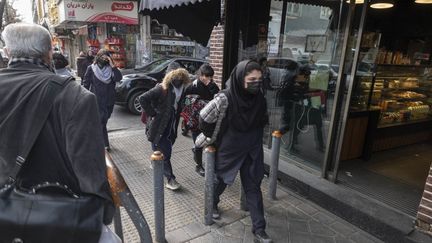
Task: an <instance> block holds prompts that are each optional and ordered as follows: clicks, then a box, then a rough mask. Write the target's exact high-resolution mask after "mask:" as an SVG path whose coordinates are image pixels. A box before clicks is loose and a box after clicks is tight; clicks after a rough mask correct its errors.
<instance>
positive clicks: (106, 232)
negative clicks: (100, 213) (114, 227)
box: [99, 225, 122, 243]
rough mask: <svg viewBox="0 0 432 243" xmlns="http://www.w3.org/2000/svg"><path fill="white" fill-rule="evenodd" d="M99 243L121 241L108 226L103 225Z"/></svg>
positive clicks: (119, 242) (116, 242)
mask: <svg viewBox="0 0 432 243" xmlns="http://www.w3.org/2000/svg"><path fill="white" fill-rule="evenodd" d="M99 243H122V241H121V239H120V237H118V236H117V235H116V233H114V232H112V231H111V229H110V228H109V227H108V226H106V225H103V226H102V234H101V237H100V239H99Z"/></svg>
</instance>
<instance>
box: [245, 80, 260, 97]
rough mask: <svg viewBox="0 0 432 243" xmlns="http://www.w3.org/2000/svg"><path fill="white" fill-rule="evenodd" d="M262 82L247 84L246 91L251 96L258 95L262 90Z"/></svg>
mask: <svg viewBox="0 0 432 243" xmlns="http://www.w3.org/2000/svg"><path fill="white" fill-rule="evenodd" d="M261 84H262V81H254V82H248V83H246V91H247V92H249V93H250V94H258V92H259V91H260V90H261Z"/></svg>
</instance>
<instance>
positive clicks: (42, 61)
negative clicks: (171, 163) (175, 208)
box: [0, 23, 115, 242]
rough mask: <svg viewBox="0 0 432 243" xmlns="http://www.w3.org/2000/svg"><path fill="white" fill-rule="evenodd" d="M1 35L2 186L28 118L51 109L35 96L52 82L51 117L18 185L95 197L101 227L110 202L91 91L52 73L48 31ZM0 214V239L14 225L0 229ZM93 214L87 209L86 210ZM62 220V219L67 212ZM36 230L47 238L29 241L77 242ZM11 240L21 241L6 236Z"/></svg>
mask: <svg viewBox="0 0 432 243" xmlns="http://www.w3.org/2000/svg"><path fill="white" fill-rule="evenodd" d="M2 37H3V40H4V41H5V44H6V45H5V48H4V50H5V52H6V54H7V55H8V57H9V60H10V61H9V64H8V67H7V68H4V69H1V70H0V97H1V101H0V134H1V135H0V192H1V191H2V189H4V188H5V185H6V184H8V183H9V180H8V179H9V178H8V177H9V175H10V173H12V170H13V168H15V167H14V166H15V161H18V159H17V158H19V157H17V156H19V155H20V154H19V153H20V151H22V150H23V147H24V146H25V145H26V144H27V143H28V141H27V139H28V136H29V135H28V134H29V133H30V131H32V129H35V128H34V127H33V124H34V123H35V121H37V119H41V118H40V113H43V112H41V111H43V110H44V109H48V108H47V107H41V105H40V103H41V102H40V101H41V100H42V99H43V97H44V96H45V95H46V93H47V90H48V89H47V87H49V85H50V83H51V82H52V81H56V82H57V83H60V84H62V85H61V86H62V87H61V88H60V89H59V91H58V93H57V95H56V96H55V99H54V101H53V102H52V107H49V109H50V113H49V115H48V118H47V120H46V122H45V123H44V125H43V127H42V129H41V132H40V133H39V136H38V137H37V139H36V141H35V143H34V145H33V147H32V149H31V150H30V153H28V156H27V158H24V159H23V160H25V163H24V164H23V165H22V167H21V169H20V170H19V173H18V175H17V176H16V180H15V187H17V186H18V185H19V188H20V189H22V190H26V189H28V190H30V191H35V186H37V188H39V186H41V185H42V186H44V185H46V184H54V185H63V186H66V187H67V188H68V190H69V191H71V192H73V194H74V195H76V196H77V197H81V196H88V197H94V198H97V200H99V202H100V203H99V204H98V205H100V207H99V208H98V210H101V211H102V212H103V213H101V215H102V216H101V217H100V218H99V219H98V220H99V221H101V222H94V223H95V224H98V225H100V227H101V228H102V223H104V224H109V223H110V222H111V220H112V218H113V215H114V209H115V208H114V205H113V202H112V197H111V193H110V189H109V184H108V180H107V175H106V165H105V154H104V144H103V138H102V128H101V124H100V122H99V112H98V107H97V103H96V97H95V96H94V95H93V94H92V93H90V92H88V91H87V90H86V89H85V88H83V87H81V86H80V85H79V84H78V83H77V82H76V81H75V80H74V79H73V78H71V77H61V76H58V75H56V74H55V73H54V69H53V66H52V55H53V50H52V45H51V35H50V33H49V32H48V31H47V30H46V29H45V28H43V27H42V26H40V25H35V24H23V23H18V24H10V25H8V26H6V28H5V29H4V31H3V33H2ZM27 146H28V145H27ZM1 200H6V199H4V198H0V211H3V208H2V206H3V205H5V204H4V203H1ZM3 202H4V201H3ZM70 210H71V212H73V210H76V208H75V207H73V205H72V206H71V208H70ZM3 213H6V212H0V224H1V225H0V228H2V233H1V235H2V236H1V237H0V238H1V240H6V239H7V238H5V237H8V236H7V234H8V233H11V232H10V231H8V230H4V228H3V226H4V225H3V224H4V222H5V221H4V217H3V218H2V216H4V215H2V214H3ZM50 213H52V212H46V214H42V215H44V216H42V217H48V218H49V217H50ZM81 213H82V212H81ZM91 213H93V212H86V214H89V215H90V214H91ZM17 218H19V217H18V216H17ZM64 220H65V222H67V221H68V220H70V219H68V218H65V219H64ZM102 221H103V222H102ZM70 223H71V225H76V224H80V223H87V224H88V223H89V222H85V221H83V222H76V223H75V224H74V223H73V222H70ZM53 229H55V226H53ZM100 232H101V231H99V233H97V237H96V238H95V237H93V238H91V237H90V238H87V239H84V240H83V241H79V242H98V240H99V237H100ZM78 233H79V232H76V234H78ZM56 234H57V235H56ZM74 234H75V233H74ZM17 237H18V238H19V237H24V238H25V237H26V236H21V235H17ZM27 237H28V236H27ZM37 237H41V238H40V239H44V240H38V239H37V238H33V239H29V240H28V242H77V241H76V240H71V239H70V238H68V239H64V240H58V239H59V238H55V237H60V239H61V237H62V236H61V235H60V236H59V232H56V230H52V231H50V229H39V234H38V236H37ZM63 237H66V234H65V235H64V236H63ZM21 239H22V240H23V241H24V242H27V241H26V240H24V239H23V238H21ZM27 239H28V238H27ZM47 239H48V240H47ZM74 239H76V238H74ZM12 241H13V242H18V241H14V240H11V241H8V242H12Z"/></svg>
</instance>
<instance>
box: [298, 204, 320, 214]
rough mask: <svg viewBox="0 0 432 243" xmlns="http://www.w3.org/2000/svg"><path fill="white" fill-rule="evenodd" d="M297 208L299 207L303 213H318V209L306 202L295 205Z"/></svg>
mask: <svg viewBox="0 0 432 243" xmlns="http://www.w3.org/2000/svg"><path fill="white" fill-rule="evenodd" d="M297 209H300V210H301V211H303V212H304V213H306V214H308V215H311V216H312V215H314V214H316V213H318V209H317V208H315V207H313V206H311V205H310V204H308V203H302V204H299V205H297Z"/></svg>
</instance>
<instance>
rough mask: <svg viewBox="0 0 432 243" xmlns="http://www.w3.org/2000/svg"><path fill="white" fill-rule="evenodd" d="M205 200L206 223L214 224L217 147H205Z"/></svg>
mask: <svg viewBox="0 0 432 243" xmlns="http://www.w3.org/2000/svg"><path fill="white" fill-rule="evenodd" d="M205 154H206V163H205V202H204V224H205V225H211V224H213V223H214V222H213V207H214V205H213V200H214V181H215V180H214V170H215V159H216V148H215V147H213V146H208V147H207V148H206V149H205Z"/></svg>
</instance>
